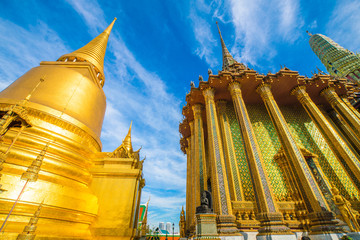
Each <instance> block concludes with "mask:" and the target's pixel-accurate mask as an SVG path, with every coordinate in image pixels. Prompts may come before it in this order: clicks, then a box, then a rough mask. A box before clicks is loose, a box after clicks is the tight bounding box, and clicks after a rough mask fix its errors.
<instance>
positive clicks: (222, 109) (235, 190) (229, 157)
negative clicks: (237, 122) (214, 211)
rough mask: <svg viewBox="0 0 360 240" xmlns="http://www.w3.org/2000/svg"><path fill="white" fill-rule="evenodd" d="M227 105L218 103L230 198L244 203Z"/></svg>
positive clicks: (223, 102) (224, 102) (225, 102)
mask: <svg viewBox="0 0 360 240" xmlns="http://www.w3.org/2000/svg"><path fill="white" fill-rule="evenodd" d="M226 104H227V101H218V102H217V107H218V110H219V121H220V129H221V133H222V139H223V142H224V151H225V164H226V168H227V169H228V171H227V176H228V180H229V188H230V189H229V190H230V198H231V200H232V201H243V200H244V194H243V191H242V187H241V180H240V173H239V168H238V166H237V160H236V155H235V149H234V143H233V140H232V135H231V129H230V124H229V119H228V116H227V115H226Z"/></svg>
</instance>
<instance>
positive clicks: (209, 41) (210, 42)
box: [189, 1, 219, 67]
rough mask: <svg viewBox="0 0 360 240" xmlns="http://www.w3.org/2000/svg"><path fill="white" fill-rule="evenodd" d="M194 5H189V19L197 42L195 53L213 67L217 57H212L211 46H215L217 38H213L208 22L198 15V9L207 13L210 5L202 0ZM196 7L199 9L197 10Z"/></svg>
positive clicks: (216, 63) (216, 62) (215, 64)
mask: <svg viewBox="0 0 360 240" xmlns="http://www.w3.org/2000/svg"><path fill="white" fill-rule="evenodd" d="M193 5H194V6H191V7H190V9H191V10H190V15H189V17H190V19H191V24H192V28H193V31H194V37H195V39H196V41H197V42H198V44H197V48H196V50H195V53H196V55H198V56H199V57H200V58H201V59H205V61H206V62H207V63H208V64H209V65H210V66H211V67H215V66H217V65H218V63H219V62H218V59H216V58H215V57H214V52H213V48H214V46H217V45H218V44H217V40H216V39H215V38H214V35H213V33H212V31H211V26H210V24H209V23H208V22H207V21H206V20H205V19H204V18H202V17H201V16H200V13H199V11H205V12H206V13H208V12H209V11H210V7H208V6H207V5H206V4H205V3H203V1H198V2H197V3H196V4H193ZM196 9H199V11H197V10H196Z"/></svg>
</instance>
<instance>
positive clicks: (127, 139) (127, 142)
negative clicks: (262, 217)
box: [122, 121, 133, 153]
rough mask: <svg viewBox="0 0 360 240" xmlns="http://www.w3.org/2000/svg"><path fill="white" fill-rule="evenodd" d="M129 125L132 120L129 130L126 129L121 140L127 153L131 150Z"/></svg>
mask: <svg viewBox="0 0 360 240" xmlns="http://www.w3.org/2000/svg"><path fill="white" fill-rule="evenodd" d="M131 126H132V121H131V123H130V127H129V131H128V133H127V135H126V137H125V138H124V141H123V142H122V145H123V146H124V148H125V149H126V150H127V151H128V152H129V153H132V152H133V148H132V144H131Z"/></svg>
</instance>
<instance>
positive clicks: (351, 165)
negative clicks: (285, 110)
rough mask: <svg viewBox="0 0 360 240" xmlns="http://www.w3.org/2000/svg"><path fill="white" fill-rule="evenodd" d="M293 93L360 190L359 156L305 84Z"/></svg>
mask: <svg viewBox="0 0 360 240" xmlns="http://www.w3.org/2000/svg"><path fill="white" fill-rule="evenodd" d="M291 94H293V95H295V96H296V97H297V99H298V100H299V101H300V103H301V104H302V105H303V107H304V108H305V110H306V112H307V113H308V114H309V116H310V118H311V119H312V120H313V121H314V123H315V124H316V126H317V127H318V129H319V130H320V132H321V134H322V135H323V137H324V139H325V141H326V142H327V144H328V145H329V147H330V149H331V150H332V151H333V153H334V154H335V156H336V157H337V159H338V160H339V162H340V163H341V164H342V165H343V167H344V169H345V171H346V172H347V173H348V174H349V176H350V179H351V180H352V181H353V183H354V185H355V186H356V187H357V188H358V189H359V190H360V163H359V160H358V159H357V157H356V156H355V155H354V153H353V152H352V151H351V150H350V148H349V147H348V146H347V144H346V143H345V142H344V140H343V139H342V138H341V137H340V135H339V134H338V133H337V132H336V130H335V129H334V128H333V127H332V125H331V124H330V123H329V122H328V120H327V119H326V117H325V116H324V115H323V114H322V112H321V111H320V109H319V108H318V107H317V106H316V105H315V103H314V102H313V101H312V100H311V99H310V96H309V95H308V94H307V92H306V87H305V86H297V87H296V88H294V89H293V90H292V92H291Z"/></svg>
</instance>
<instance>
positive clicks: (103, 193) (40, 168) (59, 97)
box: [0, 20, 145, 240]
mask: <svg viewBox="0 0 360 240" xmlns="http://www.w3.org/2000/svg"><path fill="white" fill-rule="evenodd" d="M114 22H115V20H114V21H113V22H112V23H111V24H110V26H109V27H108V28H106V29H105V31H104V32H103V33H101V34H100V35H99V36H97V37H96V38H95V39H93V40H92V41H91V42H89V43H88V44H87V45H85V46H84V47H82V48H80V49H78V50H76V51H74V52H72V53H69V54H65V55H63V56H61V57H60V58H59V59H58V60H57V61H50V62H41V63H40V66H38V67H35V68H32V69H30V70H29V71H28V72H27V73H25V74H24V75H23V76H21V77H20V78H19V79H17V80H16V81H14V82H13V83H12V84H11V85H10V86H8V87H7V88H6V89H5V90H3V91H2V92H0V118H1V119H0V135H1V145H0V152H1V153H0V170H1V174H0V177H1V185H0V188H1V191H0V206H1V208H0V224H2V226H1V230H0V232H1V233H0V235H1V238H3V239H19V240H20V239H34V238H35V235H36V238H37V239H124V240H125V239H131V238H133V237H135V235H136V226H137V222H138V221H137V218H138V216H139V213H138V211H139V205H140V197H141V189H142V188H143V187H144V185H145V180H144V179H143V177H142V161H141V160H140V159H139V152H138V151H134V150H133V148H132V143H131V126H130V129H129V132H128V134H127V136H126V137H125V139H124V141H123V143H122V144H121V146H119V147H118V148H117V149H116V150H115V151H113V152H102V151H101V141H100V132H101V128H102V123H103V118H104V114H105V107H106V99H105V93H104V91H103V86H104V84H105V75H104V57H105V51H106V46H107V41H108V37H109V34H110V31H111V29H112V27H113V25H114Z"/></svg>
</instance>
